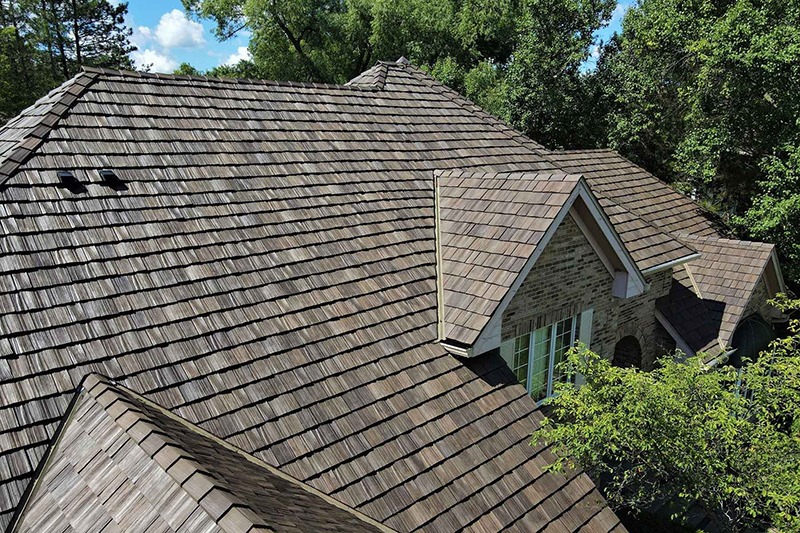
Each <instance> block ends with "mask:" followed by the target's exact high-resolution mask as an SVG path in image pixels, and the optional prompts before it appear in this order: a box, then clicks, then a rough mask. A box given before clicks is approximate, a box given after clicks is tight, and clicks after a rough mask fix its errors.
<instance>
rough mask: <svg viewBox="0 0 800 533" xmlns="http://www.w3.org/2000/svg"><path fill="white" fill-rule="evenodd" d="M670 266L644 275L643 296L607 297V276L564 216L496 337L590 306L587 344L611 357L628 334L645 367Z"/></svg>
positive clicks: (653, 344)
mask: <svg viewBox="0 0 800 533" xmlns="http://www.w3.org/2000/svg"><path fill="white" fill-rule="evenodd" d="M671 279H672V271H671V269H667V270H665V271H662V272H658V273H655V274H653V275H651V276H648V277H647V278H646V281H647V282H648V283H649V284H650V289H649V290H648V291H647V292H645V293H644V294H642V295H640V296H637V297H634V298H629V299H620V298H616V297H614V296H612V284H613V278H612V276H611V274H610V273H609V271H608V270H607V269H606V267H605V266H604V264H603V262H602V261H601V259H600V257H599V256H598V255H597V253H596V252H595V250H594V248H592V245H591V244H590V243H589V241H588V240H587V239H586V237H585V236H584V234H583V232H582V231H581V229H580V228H579V227H578V225H577V224H576V223H575V221H574V220H573V219H572V218H571V217H569V216H568V217H566V218H565V219H564V221H563V222H562V223H561V226H560V227H559V228H558V229H557V230H556V232H555V234H554V235H553V238H552V239H551V240H550V242H549V243H548V244H547V247H546V248H545V249H544V251H543V252H542V254H541V255H540V256H539V258H538V259H537V261H536V264H535V265H534V266H533V269H532V270H531V272H530V273H529V274H528V276H527V277H526V279H525V281H524V282H523V283H522V286H521V287H520V289H519V291H518V292H517V294H516V295H515V296H514V298H513V299H512V300H511V302H510V304H509V306H508V307H507V308H506V310H505V312H504V313H503V318H502V332H501V336H502V340H503V341H505V340H508V339H510V338H513V337H516V336H518V335H522V334H524V333H526V332H528V331H532V330H534V329H537V328H539V327H542V326H544V325H547V324H551V323H553V322H556V321H558V320H561V319H563V318H566V317H568V316H571V315H574V314H577V313H579V312H581V311H584V310H586V309H588V308H592V309H593V316H592V340H591V348H592V350H594V351H595V352H597V353H600V354H601V355H603V356H605V357H608V358H611V357H612V355H613V353H614V345H615V344H616V343H617V341H619V340H620V339H621V338H622V337H625V336H628V335H633V336H634V337H636V339H637V340H638V341H639V343H640V345H641V347H642V354H643V363H644V367H645V368H649V367H650V365H651V364H652V361H653V360H654V359H655V357H656V356H657V355H660V353H657V352H658V345H659V343H658V342H656V338H657V337H658V331H657V328H658V324H657V322H656V317H655V300H656V298H659V297H661V296H663V295H665V294H667V293H668V292H669V289H670V283H671Z"/></svg>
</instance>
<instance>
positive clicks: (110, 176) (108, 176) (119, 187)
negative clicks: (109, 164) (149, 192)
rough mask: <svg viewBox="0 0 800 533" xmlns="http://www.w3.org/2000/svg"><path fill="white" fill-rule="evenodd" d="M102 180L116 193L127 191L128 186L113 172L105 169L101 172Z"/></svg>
mask: <svg viewBox="0 0 800 533" xmlns="http://www.w3.org/2000/svg"><path fill="white" fill-rule="evenodd" d="M100 178H102V180H103V183H104V184H105V185H107V186H108V187H111V188H112V189H114V190H115V191H127V190H128V186H127V185H125V182H124V181H122V179H121V178H120V177H119V176H117V174H116V172H114V171H113V170H108V169H103V170H101V171H100Z"/></svg>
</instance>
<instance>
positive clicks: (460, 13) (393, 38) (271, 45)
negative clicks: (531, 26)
mask: <svg viewBox="0 0 800 533" xmlns="http://www.w3.org/2000/svg"><path fill="white" fill-rule="evenodd" d="M521 4H522V1H521V0H501V1H490V0H345V1H343V2H342V1H331V0H282V1H281V0H184V5H185V7H186V8H187V10H190V11H192V12H194V13H196V14H197V15H199V16H201V17H207V18H211V19H213V20H214V21H215V22H216V23H217V29H216V32H217V36H218V37H219V38H221V39H226V38H229V37H231V36H232V35H233V34H235V33H236V32H237V31H239V30H241V29H244V28H247V29H249V30H250V31H252V35H253V36H252V41H251V50H252V53H253V57H254V63H255V65H256V67H257V68H258V69H259V71H260V72H261V73H262V75H263V76H265V77H268V78H271V79H285V80H296V81H321V82H336V83H342V82H345V81H347V80H349V79H351V78H353V77H355V76H356V75H358V74H359V73H361V72H363V71H364V70H366V69H368V68H369V67H371V66H372V65H373V64H374V63H375V62H376V61H379V60H385V61H394V60H396V59H397V58H398V57H400V56H405V57H408V58H409V59H410V60H411V61H413V62H414V63H415V64H417V65H420V66H423V67H426V68H428V69H429V70H432V71H437V72H440V71H441V72H443V71H445V70H447V69H448V68H450V67H451V66H453V65H455V66H457V67H458V69H460V70H461V71H463V73H462V74H460V75H459V76H458V77H457V79H456V81H458V82H459V83H461V84H462V87H463V83H464V76H465V75H466V73H467V72H469V71H471V70H472V69H474V68H476V67H478V66H479V65H482V66H480V68H481V69H484V70H485V68H486V64H488V63H492V64H495V65H502V64H505V63H506V62H507V61H508V58H509V57H510V55H511V53H512V51H513V49H514V42H515V39H516V34H517V30H518V28H517V20H518V18H519V14H520V10H521ZM485 79H486V78H484V80H485Z"/></svg>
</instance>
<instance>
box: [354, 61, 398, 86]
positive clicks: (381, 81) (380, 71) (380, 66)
mask: <svg viewBox="0 0 800 533" xmlns="http://www.w3.org/2000/svg"><path fill="white" fill-rule="evenodd" d="M373 72H375V73H376V76H375V79H374V80H373V81H372V83H366V84H363V83H361V81H360V80H361V78H362V77H365V75H367V74H372V73H373ZM388 73H389V63H388V62H386V61H378V62H377V63H375V64H374V65H373V66H371V67H370V68H368V69H367V70H365V71H364V72H362V73H361V74H359V75H358V76H356V77H354V78H353V79H351V80H350V81H348V82H347V83H346V84H345V86H347V87H360V88H362V89H375V90H379V91H382V90H383V89H384V88H385V87H386V76H387V75H388Z"/></svg>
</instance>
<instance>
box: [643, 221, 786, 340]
mask: <svg viewBox="0 0 800 533" xmlns="http://www.w3.org/2000/svg"><path fill="white" fill-rule="evenodd" d="M681 239H683V240H684V241H686V242H687V243H689V244H691V245H692V246H693V247H694V248H695V249H697V250H698V251H699V252H700V254H701V257H700V259H698V260H696V261H693V262H692V263H690V264H688V265H686V267H685V271H684V272H682V273H680V274H681V275H680V276H678V275H676V282H677V283H679V284H680V287H677V286H676V287H674V289H673V291H672V292H671V293H670V295H669V296H668V297H665V298H664V299H662V300H661V301H660V302H659V309H661V310H662V312H663V313H664V315H665V316H666V318H667V320H669V322H670V323H671V324H672V325H673V326H674V327H675V328H676V329H678V331H679V332H681V333H682V334H683V335H684V338H685V339H686V340H687V342H689V339H692V342H690V347H691V348H692V349H693V350H695V351H707V352H709V353H710V354H712V355H714V354H715V353H717V352H719V351H720V350H721V349H724V348H727V347H730V343H731V340H732V338H733V333H734V331H735V330H736V326H737V325H738V324H739V321H740V320H741V319H742V318H745V317H744V316H743V314H744V312H745V308H746V306H747V303H748V302H749V301H750V297H751V296H752V295H753V291H754V290H755V288H756V285H757V284H758V282H759V280H760V279H761V276H762V274H763V273H764V270H765V268H766V266H767V263H768V262H769V261H770V258H771V255H772V251H773V249H774V246H773V245H771V244H765V243H759V242H746V241H737V240H733V239H724V238H719V237H698V236H695V235H682V236H681ZM692 281H693V282H694V283H692ZM698 293H699V294H698ZM692 300H700V301H701V302H702V305H703V307H704V308H705V311H706V316H707V319H706V320H707V322H708V324H703V325H701V324H699V323H698V321H697V320H696V319H697V317H696V316H693V313H688V312H686V310H687V309H689V308H695V307H696V305H697V304H696V303H694V302H692ZM709 325H710V328H709ZM698 328H702V330H701V331H703V333H699V332H698ZM709 329H712V330H713V331H715V332H716V338H715V339H713V341H712V340H709V339H708V336H709V334H708V330H709Z"/></svg>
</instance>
